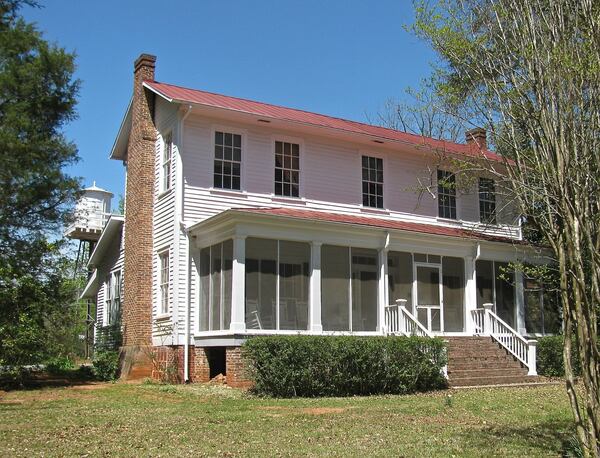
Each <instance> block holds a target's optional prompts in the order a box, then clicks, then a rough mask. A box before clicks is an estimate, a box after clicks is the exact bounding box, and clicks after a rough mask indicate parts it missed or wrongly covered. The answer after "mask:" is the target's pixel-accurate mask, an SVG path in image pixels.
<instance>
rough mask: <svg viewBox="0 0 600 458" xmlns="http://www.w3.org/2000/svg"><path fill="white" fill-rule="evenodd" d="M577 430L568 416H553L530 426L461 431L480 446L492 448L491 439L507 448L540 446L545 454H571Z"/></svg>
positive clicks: (462, 434)
mask: <svg viewBox="0 0 600 458" xmlns="http://www.w3.org/2000/svg"><path fill="white" fill-rule="evenodd" d="M573 434H574V428H573V423H572V422H570V421H565V420H549V421H545V422H542V423H537V424H534V425H527V426H512V427H509V426H502V427H501V426H492V427H488V428H485V429H482V430H476V431H474V430H469V431H465V432H462V433H460V435H461V436H463V437H464V438H465V439H466V441H467V443H471V444H473V445H474V446H476V447H481V448H489V445H490V444H491V443H497V444H499V445H504V446H506V447H507V448H512V447H522V448H529V449H536V450H539V451H540V452H542V453H541V454H543V455H555V456H569V455H565V452H566V451H567V450H569V448H570V447H572V444H570V442H571V440H572V438H573Z"/></svg>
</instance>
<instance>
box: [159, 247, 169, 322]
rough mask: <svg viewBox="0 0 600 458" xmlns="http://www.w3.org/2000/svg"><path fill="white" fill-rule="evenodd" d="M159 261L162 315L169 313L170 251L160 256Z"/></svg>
mask: <svg viewBox="0 0 600 458" xmlns="http://www.w3.org/2000/svg"><path fill="white" fill-rule="evenodd" d="M158 259H159V268H160V271H159V281H160V282H159V294H160V313H161V314H162V315H164V314H166V313H168V312H169V281H170V278H169V277H170V276H169V251H163V252H162V253H160V254H159V255H158Z"/></svg>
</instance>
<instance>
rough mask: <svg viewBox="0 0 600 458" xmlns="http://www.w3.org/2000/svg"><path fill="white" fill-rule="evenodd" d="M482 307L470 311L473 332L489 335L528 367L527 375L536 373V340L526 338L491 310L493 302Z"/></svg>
mask: <svg viewBox="0 0 600 458" xmlns="http://www.w3.org/2000/svg"><path fill="white" fill-rule="evenodd" d="M483 307H484V308H483V309H476V310H472V311H471V319H472V320H473V323H474V326H475V332H476V334H479V335H484V336H490V337H491V338H492V339H494V340H495V341H496V342H498V343H499V344H500V345H502V347H504V348H505V349H506V350H507V351H508V352H509V353H510V354H512V355H513V356H514V357H515V358H517V359H518V360H519V361H521V362H522V363H523V364H524V365H525V366H527V368H528V369H529V372H528V375H537V367H536V348H537V341H535V340H527V339H525V338H524V337H523V336H522V335H521V334H519V333H518V332H517V331H515V330H514V329H513V328H511V327H510V326H509V325H508V324H507V323H506V322H505V321H503V320H502V319H501V318H500V317H499V316H498V315H496V314H495V313H494V312H492V307H493V304H483Z"/></svg>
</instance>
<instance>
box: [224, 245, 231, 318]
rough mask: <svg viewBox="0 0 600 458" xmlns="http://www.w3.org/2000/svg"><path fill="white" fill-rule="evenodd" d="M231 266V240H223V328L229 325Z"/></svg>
mask: <svg viewBox="0 0 600 458" xmlns="http://www.w3.org/2000/svg"><path fill="white" fill-rule="evenodd" d="M232 267H233V240H227V241H226V242H223V271H222V281H223V329H229V326H230V325H231V287H232V283H231V279H232V277H231V270H232Z"/></svg>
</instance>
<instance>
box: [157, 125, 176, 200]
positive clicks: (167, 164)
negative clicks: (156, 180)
mask: <svg viewBox="0 0 600 458" xmlns="http://www.w3.org/2000/svg"><path fill="white" fill-rule="evenodd" d="M172 160H173V134H172V133H169V134H167V135H165V137H164V139H163V151H162V182H161V189H160V191H161V192H167V191H168V190H169V189H171V185H172V183H171V163H172Z"/></svg>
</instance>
